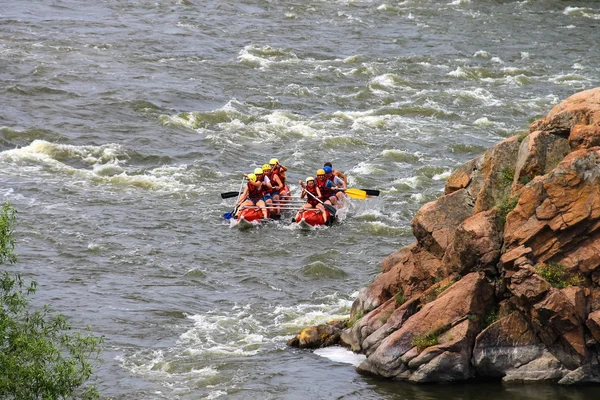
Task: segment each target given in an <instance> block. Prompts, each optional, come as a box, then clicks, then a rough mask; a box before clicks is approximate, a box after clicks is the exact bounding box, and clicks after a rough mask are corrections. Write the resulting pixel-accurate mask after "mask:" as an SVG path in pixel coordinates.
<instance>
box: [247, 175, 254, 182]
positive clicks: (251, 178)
mask: <svg viewBox="0 0 600 400" xmlns="http://www.w3.org/2000/svg"><path fill="white" fill-rule="evenodd" d="M247 178H248V180H249V181H252V182H256V175H254V174H248V176H247Z"/></svg>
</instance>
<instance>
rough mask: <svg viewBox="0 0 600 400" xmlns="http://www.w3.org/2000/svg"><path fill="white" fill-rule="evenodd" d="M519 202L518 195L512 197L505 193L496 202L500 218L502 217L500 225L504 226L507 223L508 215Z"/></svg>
mask: <svg viewBox="0 0 600 400" xmlns="http://www.w3.org/2000/svg"><path fill="white" fill-rule="evenodd" d="M518 203H519V198H518V197H510V195H508V194H507V195H505V196H504V197H502V198H501V199H500V201H498V202H497V203H496V207H495V208H496V211H497V212H498V218H499V219H500V225H501V226H504V224H505V223H506V216H507V215H508V213H509V212H511V211H512V210H514V209H515V207H516V206H517V204H518Z"/></svg>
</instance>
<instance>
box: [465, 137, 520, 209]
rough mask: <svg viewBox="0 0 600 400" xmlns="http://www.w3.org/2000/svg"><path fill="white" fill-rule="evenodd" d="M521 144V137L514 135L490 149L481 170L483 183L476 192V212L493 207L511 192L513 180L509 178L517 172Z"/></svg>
mask: <svg viewBox="0 0 600 400" xmlns="http://www.w3.org/2000/svg"><path fill="white" fill-rule="evenodd" d="M519 145H520V143H519V138H518V137H517V136H513V137H510V138H508V139H505V140H503V141H502V142H500V143H498V144H497V145H496V146H494V147H493V148H492V149H491V151H489V155H488V156H487V157H486V159H485V164H484V165H483V168H482V170H481V175H482V177H483V184H482V186H481V189H480V190H479V192H477V193H476V199H475V208H474V210H473V213H474V214H477V213H480V212H482V211H486V210H489V209H491V208H492V207H494V206H495V205H496V204H497V203H498V202H499V201H500V200H501V199H503V198H504V197H505V196H508V195H509V194H510V186H511V183H512V182H511V181H510V180H508V179H509V178H510V175H511V174H512V175H513V176H514V173H515V163H516V160H517V155H518V153H519Z"/></svg>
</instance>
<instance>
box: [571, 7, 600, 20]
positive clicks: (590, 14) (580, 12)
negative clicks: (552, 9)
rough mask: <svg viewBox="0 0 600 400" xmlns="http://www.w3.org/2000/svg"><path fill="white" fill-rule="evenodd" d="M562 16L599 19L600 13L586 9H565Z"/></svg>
mask: <svg viewBox="0 0 600 400" xmlns="http://www.w3.org/2000/svg"><path fill="white" fill-rule="evenodd" d="M563 14H565V15H569V16H572V17H573V16H574V17H585V18H591V19H600V12H598V10H594V9H591V8H587V7H571V6H569V7H567V8H565V10H564V11H563Z"/></svg>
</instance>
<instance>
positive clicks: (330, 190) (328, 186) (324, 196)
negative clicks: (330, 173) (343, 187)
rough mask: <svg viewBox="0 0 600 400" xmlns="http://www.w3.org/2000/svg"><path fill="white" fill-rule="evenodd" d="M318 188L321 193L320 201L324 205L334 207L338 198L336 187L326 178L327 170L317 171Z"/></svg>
mask: <svg viewBox="0 0 600 400" xmlns="http://www.w3.org/2000/svg"><path fill="white" fill-rule="evenodd" d="M316 183H317V187H318V188H319V190H320V192H321V196H320V199H321V201H323V203H326V204H331V205H334V206H335V204H336V203H337V197H336V196H335V191H334V189H335V185H334V184H333V182H331V181H330V180H329V179H327V177H326V176H325V170H324V169H319V170H317V181H316Z"/></svg>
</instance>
